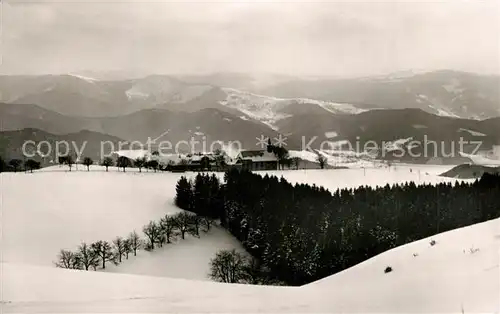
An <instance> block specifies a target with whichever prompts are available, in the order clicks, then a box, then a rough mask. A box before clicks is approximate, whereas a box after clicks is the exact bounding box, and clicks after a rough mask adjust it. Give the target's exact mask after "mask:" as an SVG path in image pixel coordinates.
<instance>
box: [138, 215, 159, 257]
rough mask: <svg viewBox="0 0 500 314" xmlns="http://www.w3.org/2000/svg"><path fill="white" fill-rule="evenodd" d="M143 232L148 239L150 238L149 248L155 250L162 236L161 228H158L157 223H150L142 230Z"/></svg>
mask: <svg viewBox="0 0 500 314" xmlns="http://www.w3.org/2000/svg"><path fill="white" fill-rule="evenodd" d="M142 231H143V232H144V234H145V235H146V237H148V240H149V243H148V245H149V248H150V249H151V250H154V249H155V242H156V241H157V240H158V236H159V234H160V227H159V226H158V224H157V223H156V222H154V221H150V222H149V223H148V224H147V225H145V226H144V227H143V228H142Z"/></svg>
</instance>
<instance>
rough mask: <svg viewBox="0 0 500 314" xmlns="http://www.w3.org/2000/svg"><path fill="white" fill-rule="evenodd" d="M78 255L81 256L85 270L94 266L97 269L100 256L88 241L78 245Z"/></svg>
mask: <svg viewBox="0 0 500 314" xmlns="http://www.w3.org/2000/svg"><path fill="white" fill-rule="evenodd" d="M78 255H79V257H80V262H81V264H82V267H83V268H84V269H85V270H89V268H90V267H92V268H93V269H94V270H96V269H97V266H98V265H99V256H98V255H97V254H96V252H95V251H94V250H93V249H92V248H91V247H90V246H88V245H87V243H85V242H82V244H80V246H79V247H78Z"/></svg>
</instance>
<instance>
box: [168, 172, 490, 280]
mask: <svg viewBox="0 0 500 314" xmlns="http://www.w3.org/2000/svg"><path fill="white" fill-rule="evenodd" d="M332 174H333V173H332ZM224 181H225V182H224V183H221V182H220V181H219V179H218V178H217V177H216V176H215V175H211V176H210V175H208V174H198V175H197V176H196V178H195V179H194V181H189V180H188V179H187V178H185V177H182V178H181V179H180V180H179V181H178V183H177V187H176V188H177V195H176V204H177V205H178V206H179V207H180V208H183V209H186V210H189V211H192V212H194V213H196V214H198V215H200V216H205V217H211V218H215V219H220V221H221V225H222V226H223V227H224V228H226V229H227V230H229V232H231V234H233V235H234V236H235V237H236V238H237V239H238V240H239V241H241V243H242V244H243V245H244V246H245V248H246V249H247V251H248V252H249V253H251V254H252V255H253V256H254V257H255V258H256V259H257V260H258V261H259V262H260V263H261V264H262V265H263V266H265V267H266V268H267V269H269V270H270V271H269V272H268V275H269V276H271V277H273V278H271V279H275V280H279V281H281V282H285V283H286V284H288V285H302V284H306V283H309V282H312V281H315V280H318V279H320V278H324V277H326V276H329V275H332V274H334V273H336V272H339V271H342V270H344V269H346V268H348V267H351V266H353V265H355V264H358V263H360V262H362V261H364V260H366V259H368V258H370V257H373V256H375V255H377V254H379V253H382V252H384V251H387V250H389V249H392V248H394V247H396V246H400V245H403V244H406V243H409V242H412V241H416V240H419V239H422V238H426V237H429V236H432V235H434V234H436V233H439V232H444V231H447V230H451V229H456V228H460V227H464V226H468V225H472V224H475V223H479V222H483V221H486V220H490V219H494V218H497V217H499V216H500V177H499V176H498V175H490V174H484V175H483V177H481V179H479V180H476V181H475V182H474V183H459V182H457V183H455V184H450V183H441V184H438V185H435V186H433V185H419V186H417V185H415V184H414V183H406V184H403V185H392V186H390V185H386V186H385V187H381V188H372V187H369V186H363V187H359V188H356V189H342V190H336V191H333V192H331V191H328V190H325V189H324V188H322V187H318V186H315V185H312V186H310V185H307V184H295V185H292V184H291V183H289V182H287V181H286V180H285V179H283V178H281V179H280V178H277V177H274V176H268V175H265V176H260V175H257V174H253V173H251V172H249V171H238V170H230V171H228V172H226V174H225V177H224ZM381 271H383V270H381Z"/></svg>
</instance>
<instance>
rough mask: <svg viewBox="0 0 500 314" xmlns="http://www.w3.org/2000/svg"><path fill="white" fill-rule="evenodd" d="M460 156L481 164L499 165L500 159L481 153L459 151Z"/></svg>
mask: <svg viewBox="0 0 500 314" xmlns="http://www.w3.org/2000/svg"><path fill="white" fill-rule="evenodd" d="M459 154H460V156H462V157H466V158H469V159H470V160H471V161H472V163H474V164H476V165H482V166H500V159H492V158H488V157H485V156H481V155H477V154H476V155H472V154H466V153H462V152H460V153H459Z"/></svg>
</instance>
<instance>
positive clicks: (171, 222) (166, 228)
mask: <svg viewBox="0 0 500 314" xmlns="http://www.w3.org/2000/svg"><path fill="white" fill-rule="evenodd" d="M176 228H177V226H176V224H175V219H174V218H173V217H170V216H168V215H166V216H165V217H163V218H162V219H161V220H160V230H161V233H162V234H163V236H164V239H165V240H166V241H167V243H172V241H171V239H172V238H173V237H174V236H175V229H176Z"/></svg>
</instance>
